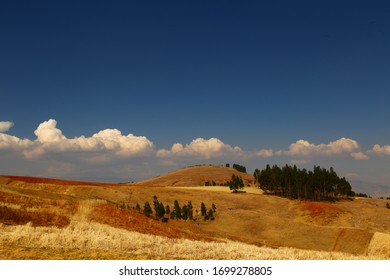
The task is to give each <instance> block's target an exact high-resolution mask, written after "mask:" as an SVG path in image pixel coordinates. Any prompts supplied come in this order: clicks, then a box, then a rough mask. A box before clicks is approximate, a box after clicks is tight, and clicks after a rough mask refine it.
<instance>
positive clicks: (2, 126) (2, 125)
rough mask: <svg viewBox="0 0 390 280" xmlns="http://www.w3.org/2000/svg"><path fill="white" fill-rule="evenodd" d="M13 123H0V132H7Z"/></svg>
mask: <svg viewBox="0 0 390 280" xmlns="http://www.w3.org/2000/svg"><path fill="white" fill-rule="evenodd" d="M13 125H14V123H13V122H1V121H0V132H7V131H8V130H9V129H10V128H11V127H13Z"/></svg>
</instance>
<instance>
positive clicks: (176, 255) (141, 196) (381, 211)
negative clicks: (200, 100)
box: [0, 166, 390, 259]
mask: <svg viewBox="0 0 390 280" xmlns="http://www.w3.org/2000/svg"><path fill="white" fill-rule="evenodd" d="M183 172H184V173H183ZM231 172H232V169H230V168H226V167H222V166H218V167H216V166H197V167H189V168H185V169H181V170H178V171H176V172H171V173H168V174H167V175H164V176H159V177H157V178H154V179H151V180H147V181H144V182H139V183H137V184H129V185H123V184H105V183H101V184H99V183H89V182H77V181H63V180H55V179H43V178H32V177H11V176H7V177H0V258H1V259H390V215H389V214H390V210H389V209H387V208H386V200H380V199H368V198H356V199H353V200H342V201H339V202H336V203H331V202H307V201H294V200H288V199H285V198H280V197H276V196H271V195H265V194H263V193H262V191H261V190H260V189H258V188H257V187H256V186H253V185H251V186H248V187H246V188H245V192H243V193H236V194H234V193H231V192H230V190H229V188H228V187H218V186H217V187H203V186H199V185H198V186H196V185H195V184H196V183H197V182H202V181H203V182H204V180H206V181H207V180H214V181H215V182H225V181H224V180H225V179H227V180H229V179H230V176H231V174H232V173H231ZM178 174H179V175H180V174H181V176H182V178H184V179H182V180H181V179H180V176H179V175H178ZM240 174H241V175H242V176H243V179H244V176H245V178H247V180H248V181H247V183H248V184H249V183H251V181H250V180H253V178H252V179H251V175H245V174H242V173H240ZM213 176H214V177H213ZM191 178H192V179H191ZM175 185H176V186H177V187H175ZM179 186H180V187H179ZM154 195H156V196H157V197H158V199H159V201H160V202H163V203H164V205H167V204H168V205H170V207H171V209H172V208H173V204H174V200H178V201H179V203H180V204H181V205H183V204H186V203H187V202H188V201H191V202H192V205H193V206H194V215H195V218H196V220H195V221H189V220H187V221H184V220H171V219H170V220H169V221H168V223H163V222H160V221H157V220H155V219H152V218H147V217H145V216H144V215H143V214H141V213H139V212H138V211H137V210H136V209H135V206H136V204H137V203H138V204H140V205H141V207H142V206H143V205H144V203H145V202H146V201H148V202H150V203H151V205H153V196H154ZM201 202H204V203H205V205H206V206H207V208H211V205H212V204H213V203H214V204H215V205H216V207H217V209H216V212H215V214H214V215H215V220H213V221H211V220H207V221H205V220H204V219H202V218H201V217H200V215H199V213H200V204H201ZM124 206H126V207H124ZM152 216H153V215H152Z"/></svg>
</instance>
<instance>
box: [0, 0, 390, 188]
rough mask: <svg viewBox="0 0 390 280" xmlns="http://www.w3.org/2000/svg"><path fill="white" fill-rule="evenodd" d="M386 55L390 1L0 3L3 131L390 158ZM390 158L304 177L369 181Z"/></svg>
mask: <svg viewBox="0 0 390 280" xmlns="http://www.w3.org/2000/svg"><path fill="white" fill-rule="evenodd" d="M389 50H390V4H389V2H388V1H1V3H0V96H1V97H0V98H1V104H2V106H1V111H0V121H11V122H13V123H14V126H13V127H12V128H11V129H10V130H9V131H7V132H4V133H7V134H9V135H14V136H16V137H18V138H28V139H30V140H32V141H34V140H35V139H36V136H35V135H34V130H35V129H36V128H37V126H38V125H39V124H40V123H42V122H44V121H47V120H49V119H55V120H56V121H57V122H58V124H57V127H58V128H59V129H61V130H62V132H63V134H64V135H65V136H66V137H68V138H74V137H79V136H81V135H84V136H86V137H89V136H91V135H93V134H94V133H96V132H98V131H100V130H103V129H106V128H116V129H119V130H120V131H121V132H122V134H124V135H127V134H129V133H132V134H134V135H136V136H145V137H147V139H149V140H150V141H152V142H153V143H154V145H155V150H156V151H157V150H160V149H167V150H169V149H170V148H171V146H172V145H173V144H175V143H178V142H179V143H182V144H183V145H184V146H185V145H186V144H189V143H190V142H191V141H192V140H194V139H196V138H198V137H202V138H204V139H210V138H212V137H215V138H218V139H220V140H221V141H223V142H224V143H225V144H228V145H231V146H239V147H240V148H241V149H242V150H245V151H255V150H261V149H272V150H273V151H274V152H276V151H278V150H288V148H289V145H290V144H292V143H295V142H296V141H297V140H299V139H304V140H307V141H309V142H310V143H312V144H315V145H320V144H328V143H330V142H331V141H336V140H338V139H340V138H342V137H346V138H349V139H353V140H355V141H357V142H358V143H359V145H360V150H359V151H361V152H363V153H364V154H366V151H368V150H371V149H372V148H373V146H374V145H375V144H379V145H381V146H385V145H390V131H389V129H388V123H389V120H390V110H389V109H388V105H389V104H390V51H389ZM1 153H2V150H0V155H1ZM3 153H5V151H4V149H3ZM387 157H388V156H387V155H385V157H384V158H383V157H379V156H377V155H376V156H370V157H369V159H366V160H364V163H363V162H361V161H359V166H357V167H351V170H347V169H348V168H345V163H341V161H342V159H340V161H339V158H336V159H334V158H333V157H332V158H330V157H321V159H317V158H310V160H311V161H310V164H309V166H312V165H313V164H316V163H317V164H319V163H321V162H322V161H324V164H325V165H327V164H328V165H336V166H337V165H339V167H340V168H341V169H342V171H341V173H342V172H344V173H356V174H361V172H363V171H362V170H363V169H364V168H365V169H366V170H368V169H369V168H372V169H376V168H374V167H376V166H378V165H379V161H383V160H386V158H387ZM152 159H153V158H152ZM152 159H149V161H152ZM7 160H9V159H7ZM56 160H59V158H56ZM208 160H209V161H210V160H215V161H222V163H223V161H224V158H223V157H222V158H221V157H220V158H215V159H214V158H211V159H208ZM236 160H237V161H240V158H236ZM291 160H294V159H293V158H291V157H288V158H285V157H281V156H275V155H274V156H273V157H270V158H266V159H264V158H260V159H257V160H256V159H251V160H249V161H248V160H247V159H241V161H242V162H243V163H244V164H248V165H250V166H251V167H252V168H255V167H257V166H259V167H262V165H263V164H264V163H266V162H267V161H270V162H278V163H281V164H282V163H289V162H290V161H291ZM128 161H129V162H131V161H132V159H131V158H129V159H128ZM173 161H174V160H173ZM205 161H207V160H205ZM37 162H38V163H39V162H40V160H39V159H37ZM196 162H198V161H196ZM387 162H388V161H386V163H387ZM186 163H189V164H190V163H191V160H189V159H187V160H186ZM20 164H22V162H21V163H20ZM182 164H183V163H182ZM354 164H356V163H355V162H354V163H353V164H352V165H354ZM179 165H180V164H179ZM360 165H363V167H361V166H360ZM2 166H3V165H1V164H0V167H2ZM174 166H175V165H172V167H171V168H173V167H174ZM27 169H28V168H27ZM27 169H26V170H27ZM3 170H4V172H5V171H7V172H9V171H10V170H8V169H7V168H5V167H3ZM44 170H45V169H44V168H42V172H41V173H43V174H45V171H44ZM156 170H160V169H159V168H157V167H156ZM336 170H337V169H336ZM0 171H1V169H0ZM381 171H383V172H384V171H385V170H384V169H383V168H382V170H381ZM155 172H158V171H155ZM0 173H2V172H0ZM15 173H17V171H15ZM151 173H153V172H151ZM366 173H367V172H366ZM49 175H50V174H49ZM68 175H69V174H68ZM64 176H65V175H64ZM75 176H77V175H75ZM91 176H92V175H91ZM121 176H122V177H125V176H124V175H121ZM132 176H133V175H132ZM356 176H358V175H356ZM92 177H93V176H92ZM363 177H364V178H365V179H366V180H370V181H376V182H378V181H380V183H383V184H385V183H387V182H386V180H387V179H390V178H385V179H381V180H378V179H375V178H377V176H375V178H374V175H370V174H368V173H367V174H365V175H364V176H363ZM388 183H389V184H390V182H388Z"/></svg>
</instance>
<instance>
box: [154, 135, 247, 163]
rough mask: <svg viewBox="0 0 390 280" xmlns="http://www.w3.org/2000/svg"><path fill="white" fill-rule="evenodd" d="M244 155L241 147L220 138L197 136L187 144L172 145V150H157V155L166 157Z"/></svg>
mask: <svg viewBox="0 0 390 280" xmlns="http://www.w3.org/2000/svg"><path fill="white" fill-rule="evenodd" d="M231 155H243V151H242V150H241V148H240V147H237V146H234V147H233V146H230V145H229V144H225V143H223V142H222V141H221V140H219V139H218V138H210V139H203V138H197V139H195V140H193V141H192V142H191V143H189V144H186V145H185V146H184V145H183V144H180V143H176V144H174V145H172V147H171V149H170V150H166V149H162V150H159V151H158V152H157V156H158V157H161V158H164V157H190V156H191V157H193V156H195V157H201V158H205V159H210V158H213V157H222V156H231Z"/></svg>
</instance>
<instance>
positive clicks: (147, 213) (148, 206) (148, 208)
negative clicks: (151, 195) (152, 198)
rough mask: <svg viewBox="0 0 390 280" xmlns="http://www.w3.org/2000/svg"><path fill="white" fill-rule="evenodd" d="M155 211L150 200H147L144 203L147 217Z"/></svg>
mask: <svg viewBox="0 0 390 280" xmlns="http://www.w3.org/2000/svg"><path fill="white" fill-rule="evenodd" d="M152 213H153V210H152V207H150V204H149V202H145V205H144V215H145V216H146V217H150V215H151V214H152Z"/></svg>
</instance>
